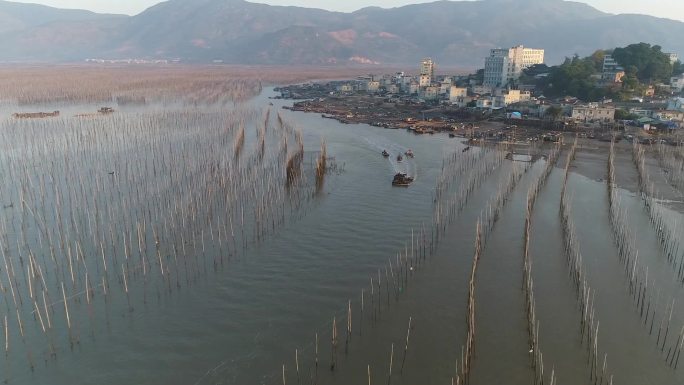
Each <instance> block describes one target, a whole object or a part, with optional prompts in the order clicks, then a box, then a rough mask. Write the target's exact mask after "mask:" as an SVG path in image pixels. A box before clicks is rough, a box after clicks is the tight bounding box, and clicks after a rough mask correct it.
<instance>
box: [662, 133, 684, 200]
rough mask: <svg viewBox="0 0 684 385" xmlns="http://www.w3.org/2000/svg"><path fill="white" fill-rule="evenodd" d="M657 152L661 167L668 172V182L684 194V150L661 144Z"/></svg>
mask: <svg viewBox="0 0 684 385" xmlns="http://www.w3.org/2000/svg"><path fill="white" fill-rule="evenodd" d="M656 150H657V158H658V162H659V164H660V167H662V168H663V169H664V170H667V173H666V174H665V177H666V178H667V181H668V182H669V183H670V184H671V185H672V186H673V187H674V188H676V189H677V190H678V191H679V193H680V194H684V150H682V149H681V148H678V147H673V146H669V145H666V144H664V143H659V144H658V145H657V146H656Z"/></svg>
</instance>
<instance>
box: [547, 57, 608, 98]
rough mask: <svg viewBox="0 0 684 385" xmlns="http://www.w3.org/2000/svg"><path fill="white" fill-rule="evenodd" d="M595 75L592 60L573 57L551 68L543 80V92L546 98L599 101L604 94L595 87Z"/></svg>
mask: <svg viewBox="0 0 684 385" xmlns="http://www.w3.org/2000/svg"><path fill="white" fill-rule="evenodd" d="M595 74H597V71H596V68H595V65H594V61H593V60H592V58H590V57H589V58H584V59H582V58H580V57H579V56H577V55H575V56H574V57H573V58H572V59H570V58H566V59H565V62H564V63H563V64H561V65H560V66H557V67H552V68H551V73H550V74H549V76H548V78H547V79H546V80H545V82H546V84H545V85H544V92H545V94H548V96H566V95H570V96H575V97H577V98H580V99H582V100H585V101H595V100H599V99H601V98H602V97H604V96H605V95H606V92H605V91H604V90H603V89H601V88H599V87H597V86H596V79H595V78H594V75H595Z"/></svg>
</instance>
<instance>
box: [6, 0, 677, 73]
mask: <svg viewBox="0 0 684 385" xmlns="http://www.w3.org/2000/svg"><path fill="white" fill-rule="evenodd" d="M30 7H38V6H35V5H29V4H18V3H9V2H3V1H0V25H2V27H0V61H17V60H22V61H65V60H69V61H78V60H82V59H84V58H87V57H104V58H127V57H139V58H181V59H182V60H184V61H186V62H208V61H211V60H223V61H224V62H227V63H236V64H346V63H358V62H367V63H382V64H412V63H415V62H416V61H417V60H419V59H420V58H422V57H424V56H431V57H434V58H435V59H436V60H437V61H438V63H439V64H440V65H443V66H478V65H481V63H482V60H483V57H484V56H485V55H486V54H487V52H488V50H489V49H491V48H495V47H508V46H513V45H516V44H524V45H526V46H529V47H535V48H544V49H546V51H547V62H549V63H552V64H553V63H557V62H560V61H561V60H562V59H563V58H564V57H565V56H568V55H572V54H574V53H577V54H580V55H587V54H590V53H591V52H592V51H594V50H595V49H598V48H610V47H615V46H622V45H626V44H629V43H633V42H640V41H645V42H650V43H653V44H658V45H661V46H662V47H663V49H664V50H666V51H674V52H679V53H683V54H684V40H682V39H681V38H679V36H684V23H682V22H678V21H673V20H667V19H659V18H655V17H650V16H643V15H611V14H606V13H603V12H600V11H598V10H596V9H594V8H592V7H590V6H588V5H586V4H583V3H578V2H570V1H562V0H481V1H437V2H434V3H427V4H418V5H409V6H405V7H399V8H392V9H382V8H377V7H371V8H365V9H361V10H359V11H356V12H353V13H339V12H328V11H324V10H319V9H310V8H301V7H283V6H269V5H263V4H256V3H251V2H247V1H244V0H193V1H188V0H169V1H166V2H163V3H160V4H158V5H156V6H153V7H151V8H149V9H148V10H146V11H144V12H142V13H141V14H139V15H136V16H132V17H121V16H114V15H97V14H93V13H90V12H86V11H65V10H58V9H54V8H49V7H42V6H40V15H41V16H40V17H29V16H30V15H31V12H33V8H30ZM27 15H29V16H27ZM1 21H5V23H2V22H1Z"/></svg>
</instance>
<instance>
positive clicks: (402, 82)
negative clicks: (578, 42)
mask: <svg viewBox="0 0 684 385" xmlns="http://www.w3.org/2000/svg"><path fill="white" fill-rule="evenodd" d="M644 49H651V50H655V51H656V54H657V53H659V52H660V47H657V46H653V47H650V46H649V45H644V43H641V44H635V45H632V46H629V47H627V48H617V49H616V50H615V52H616V54H617V55H618V56H619V55H622V56H620V59H621V60H623V61H629V59H630V58H629V57H628V58H627V59H623V57H624V56H627V55H626V54H624V53H623V52H621V51H619V50H623V51H627V50H632V51H637V50H644ZM611 53H612V52H611V51H608V52H606V51H597V53H595V54H594V55H592V56H591V57H588V58H585V59H580V58H579V57H577V56H576V57H575V58H572V59H570V58H569V59H567V60H566V62H565V63H563V64H562V65H560V66H556V67H548V66H547V65H545V64H544V50H543V49H531V48H526V47H524V46H522V45H520V46H516V47H512V48H509V49H492V50H491V51H490V54H489V56H488V57H486V58H485V59H484V68H483V69H481V70H479V71H477V73H475V74H460V75H450V74H438V73H437V70H436V68H437V66H436V63H435V61H434V60H432V59H431V58H425V59H424V60H422V61H421V62H420V63H419V66H418V71H417V73H415V74H410V73H406V72H396V73H393V74H383V75H368V76H362V77H358V78H356V79H354V80H348V81H333V82H328V83H307V84H301V85H295V86H288V87H282V88H279V89H278V91H280V93H281V95H282V96H281V97H282V98H286V99H295V100H297V102H296V103H294V105H293V107H291V108H292V109H293V110H296V111H305V112H315V113H320V114H321V115H322V116H323V117H325V118H331V119H336V120H338V121H340V122H342V123H347V124H349V123H366V124H370V125H374V126H379V127H385V128H395V129H408V130H411V131H413V132H415V133H416V134H426V133H427V134H431V133H435V132H439V131H448V132H451V133H453V135H460V136H470V137H471V138H472V137H475V138H478V137H483V138H491V139H495V140H508V141H514V142H521V141H536V140H555V139H556V138H557V137H558V136H559V135H560V133H562V132H575V133H577V134H579V135H581V136H584V137H588V138H596V139H608V138H610V137H613V136H615V134H617V136H618V137H619V138H620V139H621V138H622V137H626V138H627V139H632V138H635V137H636V138H639V140H640V141H641V142H642V143H652V142H655V141H663V142H666V143H671V144H674V145H681V144H682V131H683V130H682V128H683V127H684V97H683V94H682V90H683V88H684V74H683V73H682V72H684V71H682V69H684V68H682V64H681V62H680V61H679V60H678V57H677V55H676V54H669V53H661V55H662V57H661V59H662V58H666V59H663V60H666V61H667V63H666V67H667V66H669V67H667V68H666V70H665V71H664V73H666V75H667V77H666V78H664V77H663V76H662V75H660V80H661V81H657V80H658V79H657V78H656V77H655V76H653V75H651V74H647V76H649V77H650V78H648V79H646V80H644V81H640V79H637V76H638V75H640V73H638V69H637V68H634V67H633V66H632V67H629V68H625V67H626V66H625V65H622V64H621V63H620V61H618V60H617V59H616V58H614V57H613V56H612V55H611ZM580 65H583V66H584V67H585V68H588V67H592V68H591V69H590V71H585V73H581V74H572V75H567V76H566V78H568V79H567V81H568V83H572V82H578V81H582V82H583V83H582V84H584V86H583V87H584V88H581V87H580V88H577V87H574V89H573V87H572V86H570V87H567V88H568V89H567V90H565V89H560V90H558V89H553V87H554V84H553V83H552V82H555V83H556V85H557V84H558V83H561V82H563V81H565V80H566V79H563V78H562V77H561V76H560V75H559V73H562V71H563V70H566V68H574V67H578V66H580ZM587 72H590V73H589V74H588V75H587ZM550 78H553V80H550ZM556 87H557V88H558V86H556ZM572 91H575V92H576V93H577V94H571V93H570V92H572ZM582 94H583V95H582Z"/></svg>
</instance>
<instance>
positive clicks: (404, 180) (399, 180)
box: [392, 173, 413, 187]
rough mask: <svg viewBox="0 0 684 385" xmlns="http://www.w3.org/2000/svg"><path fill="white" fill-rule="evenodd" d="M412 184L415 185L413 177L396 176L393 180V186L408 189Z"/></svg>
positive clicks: (400, 174)
mask: <svg viewBox="0 0 684 385" xmlns="http://www.w3.org/2000/svg"><path fill="white" fill-rule="evenodd" d="M411 183H413V177H411V176H408V175H406V174H402V173H397V174H395V175H394V178H393V179H392V186H399V187H408V186H409V185H410V184H411Z"/></svg>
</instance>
